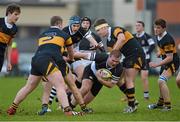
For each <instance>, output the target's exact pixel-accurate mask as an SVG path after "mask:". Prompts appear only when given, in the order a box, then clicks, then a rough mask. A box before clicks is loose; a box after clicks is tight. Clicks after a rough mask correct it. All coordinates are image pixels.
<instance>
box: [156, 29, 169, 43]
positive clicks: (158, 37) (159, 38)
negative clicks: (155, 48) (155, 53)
mask: <svg viewBox="0 0 180 122" xmlns="http://www.w3.org/2000/svg"><path fill="white" fill-rule="evenodd" d="M166 34H167V31H164V32H163V34H162V36H161V37H160V36H157V39H158V41H160V40H161V39H162V38H163V37H164V36H165V35H166Z"/></svg>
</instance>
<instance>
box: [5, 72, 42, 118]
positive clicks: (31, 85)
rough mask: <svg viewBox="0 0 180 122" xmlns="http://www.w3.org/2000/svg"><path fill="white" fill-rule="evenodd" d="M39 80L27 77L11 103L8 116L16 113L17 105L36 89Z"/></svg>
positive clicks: (38, 78) (37, 77)
mask: <svg viewBox="0 0 180 122" xmlns="http://www.w3.org/2000/svg"><path fill="white" fill-rule="evenodd" d="M40 80H41V77H40V76H35V75H30V76H29V77H28V81H27V83H26V85H25V86H24V87H22V88H21V89H20V90H19V91H18V93H17V95H16V97H15V99H14V101H13V104H12V105H11V106H10V108H9V109H8V110H7V113H8V114H9V115H14V114H15V113H16V109H17V108H18V105H19V104H20V103H21V102H22V101H23V100H24V99H25V98H26V97H27V96H28V95H29V94H30V93H31V92H32V91H33V90H34V89H35V88H36V87H37V85H38V84H39V81H40Z"/></svg>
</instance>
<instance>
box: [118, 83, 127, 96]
mask: <svg viewBox="0 0 180 122" xmlns="http://www.w3.org/2000/svg"><path fill="white" fill-rule="evenodd" d="M119 89H120V90H121V91H122V92H123V93H124V94H126V92H127V88H126V84H125V83H123V85H121V86H119Z"/></svg>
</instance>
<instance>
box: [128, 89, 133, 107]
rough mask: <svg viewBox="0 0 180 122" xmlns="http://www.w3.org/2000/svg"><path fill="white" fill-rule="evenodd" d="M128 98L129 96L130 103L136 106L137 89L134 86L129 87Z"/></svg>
mask: <svg viewBox="0 0 180 122" xmlns="http://www.w3.org/2000/svg"><path fill="white" fill-rule="evenodd" d="M126 94H127V98H128V105H129V106H131V107H134V106H135V105H134V102H135V89H134V88H130V89H127V92H126Z"/></svg>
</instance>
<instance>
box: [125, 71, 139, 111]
mask: <svg viewBox="0 0 180 122" xmlns="http://www.w3.org/2000/svg"><path fill="white" fill-rule="evenodd" d="M137 73H138V70H137V69H135V68H126V69H125V83H126V87H127V91H126V94H127V98H128V107H127V108H126V109H125V110H124V112H125V113H132V112H134V111H136V109H137V108H136V106H135V86H134V80H135V77H136V75H137Z"/></svg>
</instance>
